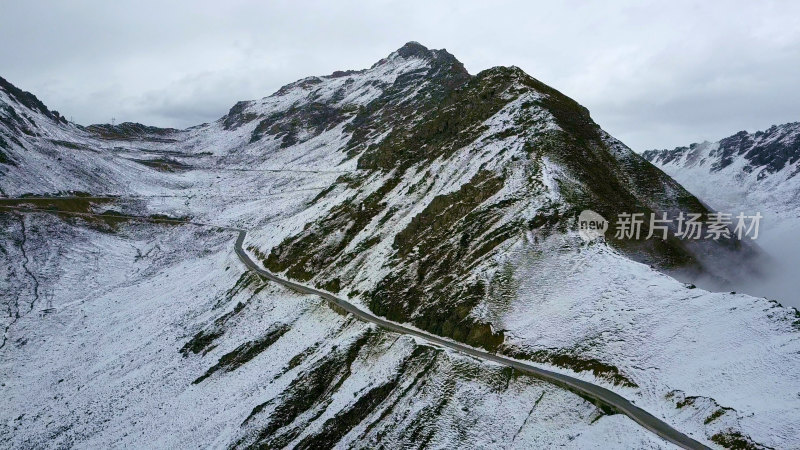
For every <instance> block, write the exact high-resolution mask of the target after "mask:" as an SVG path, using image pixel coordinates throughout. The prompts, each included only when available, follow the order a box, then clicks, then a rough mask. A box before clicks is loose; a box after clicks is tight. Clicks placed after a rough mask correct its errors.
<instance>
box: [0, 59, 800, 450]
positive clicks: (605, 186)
mask: <svg viewBox="0 0 800 450" xmlns="http://www.w3.org/2000/svg"><path fill="white" fill-rule="evenodd" d="M6 84H7V83H6ZM4 86H5V85H4ZM15 89H16V88H13V89H12V88H8V87H4V88H3V89H2V90H0V95H2V97H0V100H1V102H0V103H2V106H3V109H2V114H3V115H2V116H0V119H2V120H0V136H2V137H3V139H4V140H3V141H2V143H1V144H2V149H1V150H2V152H3V161H2V162H0V173H2V175H1V177H0V189H2V191H0V192H1V193H2V194H3V195H5V196H7V197H9V198H7V199H4V200H0V202H2V203H4V205H6V206H14V207H25V208H28V209H50V210H55V211H60V212H62V214H60V215H55V214H46V213H41V212H36V213H29V212H22V211H20V210H9V209H4V210H3V211H2V212H0V220H2V224H3V229H4V230H6V233H4V235H3V241H2V245H3V255H4V258H6V260H7V264H5V265H4V267H5V268H4V270H5V273H4V277H3V280H4V285H3V286H2V287H1V288H2V289H1V290H2V292H7V293H8V294H6V295H4V296H3V302H4V305H5V306H6V308H7V311H8V314H7V315H6V316H5V317H4V319H3V320H4V322H3V326H4V327H5V328H6V333H5V336H4V341H3V342H4V344H3V348H2V349H0V371H1V372H0V373H2V375H3V379H5V380H9V381H8V382H6V383H5V386H2V387H0V389H2V390H4V392H3V393H4V395H3V396H2V398H3V400H0V401H1V402H2V411H3V420H2V425H0V426H2V427H4V428H2V429H0V431H2V433H3V434H4V435H8V436H9V439H8V441H9V442H12V443H13V444H14V445H15V446H20V447H24V446H47V445H49V446H52V447H58V446H73V445H74V446H81V447H98V446H100V447H104V446H123V445H124V446H141V445H148V444H150V443H152V445H153V446H169V447H175V446H178V447H196V446H213V447H231V446H248V445H252V444H256V443H259V444H264V445H267V446H271V447H282V446H298V447H312V446H316V447H331V446H338V447H349V446H353V447H370V448H372V447H377V446H385V447H392V448H393V447H398V446H414V447H418V446H429V447H438V448H452V447H455V446H466V447H473V448H484V447H526V448H527V447H554V446H566V447H572V448H587V447H589V448H592V447H594V448H608V447H617V448H660V447H667V446H668V445H667V444H666V443H664V442H663V441H661V440H659V439H658V438H655V437H653V436H652V435H651V434H650V433H648V432H646V431H645V430H644V429H642V428H640V427H638V426H637V425H635V424H634V423H633V422H632V421H630V420H628V419H626V418H624V417H622V416H620V415H607V414H605V413H603V411H602V410H600V409H598V408H596V407H595V406H593V405H591V403H589V402H587V401H586V400H584V399H582V398H581V397H578V396H576V395H574V394H572V393H569V392H566V391H563V390H561V389H559V388H556V387H553V386H549V385H545V384H542V383H541V382H537V381H535V380H533V379H530V378H528V377H525V376H520V375H519V374H516V373H512V372H510V371H508V370H504V369H501V368H499V367H497V366H495V365H493V364H488V363H485V362H480V361H476V360H473V359H471V358H467V357H464V356H460V355H457V354H453V353H450V352H446V351H443V350H441V349H437V348H434V347H431V346H429V345H425V344H422V343H418V342H415V341H414V340H413V339H411V338H408V337H402V336H399V335H397V334H393V333H389V332H385V331H381V330H379V329H377V328H375V327H373V326H368V325H365V324H362V323H359V322H355V321H353V320H352V318H350V317H348V316H345V315H341V314H340V313H339V312H337V311H334V310H333V309H330V308H329V307H328V306H326V305H325V303H324V302H323V301H322V300H320V299H318V298H313V297H307V296H299V295H297V294H293V293H291V292H288V291H285V290H284V289H282V288H280V287H278V286H276V285H273V284H271V283H265V282H264V281H263V280H260V279H258V278H257V277H255V276H253V275H251V274H248V273H246V272H245V271H244V267H243V266H242V265H241V264H240V263H239V261H238V260H237V259H236V257H235V254H234V252H233V241H234V238H235V236H234V235H233V233H232V232H230V231H226V230H222V229H219V228H214V227H213V226H198V225H166V224H152V223H138V222H135V221H132V220H128V219H125V218H121V217H119V216H118V215H116V214H120V213H122V214H128V215H137V216H152V217H162V216H163V215H166V216H170V217H182V218H191V220H192V221H193V222H195V223H201V224H211V225H218V226H225V227H239V228H246V229H248V230H249V232H248V240H247V242H246V246H247V248H248V250H249V251H250V252H251V253H253V254H254V255H257V256H258V257H259V259H260V260H261V261H262V262H263V263H264V265H265V266H266V267H267V268H269V269H270V270H272V271H274V272H276V273H279V274H280V275H281V276H284V277H287V278H291V279H295V280H301V281H304V282H307V283H309V284H312V285H316V286H318V287H320V288H323V289H326V290H329V291H332V292H337V293H338V294H339V295H340V296H345V297H347V298H348V299H349V300H350V301H351V302H352V303H354V304H357V305H359V306H361V307H363V308H365V309H369V310H371V311H372V312H373V313H375V314H377V315H380V316H384V317H387V318H389V319H392V320H395V321H398V322H403V323H407V324H410V325H413V326H416V327H418V328H421V329H423V330H426V331H428V332H432V333H436V334H439V335H442V336H446V337H448V338H451V339H454V340H457V341H461V342H464V343H467V344H469V345H473V346H476V347H483V348H486V349H489V350H491V351H497V352H501V353H504V354H507V355H510V356H514V357H517V358H520V359H525V360H530V361H533V362H536V363H538V364H541V365H542V366H543V367H547V368H549V369H552V370H556V371H562V372H565V373H569V374H572V375H574V376H578V377H581V378H583V379H586V380H587V381H590V382H592V383H595V384H599V385H602V386H604V387H607V388H609V389H612V390H614V391H616V392H618V393H620V394H622V395H623V396H625V397H626V398H629V399H632V400H634V401H635V402H636V403H637V404H638V405H639V406H642V407H643V408H645V409H647V410H648V411H650V412H652V413H654V414H655V415H657V416H659V417H663V418H664V420H666V421H667V422H668V423H670V424H671V425H673V426H674V427H676V428H678V429H679V430H681V431H683V432H684V433H687V434H690V435H691V436H692V437H694V438H695V439H698V440H701V441H703V442H705V443H707V444H708V445H711V446H719V445H724V446H728V447H732V446H735V445H741V444H743V443H748V445H756V444H755V443H756V442H757V443H761V444H764V445H769V446H775V447H792V446H797V445H800V442H799V441H798V440H797V436H795V435H794V433H792V430H795V429H797V428H798V427H799V426H800V422H798V420H800V419H799V418H800V397H798V395H797V393H796V392H793V391H792V386H796V385H797V381H798V380H797V379H796V375H792V374H796V373H798V371H797V368H798V367H800V357H798V355H800V353H798V350H799V349H798V337H799V336H800V335H798V327H800V317H798V316H796V312H795V311H793V310H790V309H786V308H782V307H779V306H777V305H774V304H772V303H769V302H767V301H765V300H760V299H756V298H753V297H749V296H747V295H741V294H738V295H737V294H714V293H709V292H706V291H702V290H700V289H688V288H687V287H685V286H684V284H682V283H680V282H678V281H676V280H674V279H672V278H670V277H669V276H667V275H665V274H664V271H667V272H669V273H671V274H678V275H681V276H687V274H688V273H689V271H693V272H696V273H702V274H705V275H712V276H716V277H720V278H723V277H725V276H726V274H727V272H726V264H722V261H721V259H720V258H723V257H724V258H739V259H740V260H741V261H743V263H746V262H747V259H748V257H749V255H751V254H752V249H750V248H748V247H747V246H742V245H741V244H739V243H737V242H735V241H732V240H729V241H720V242H715V241H708V242H684V241H679V240H677V239H670V240H668V241H660V240H640V241H635V242H632V241H624V240H617V239H614V238H613V237H612V236H608V238H609V239H608V240H607V241H606V242H597V243H593V244H591V245H589V244H585V243H583V241H582V240H581V239H580V238H579V237H578V233H577V228H576V224H575V217H576V216H577V214H578V213H579V212H580V211H581V210H583V209H586V208H591V209H593V210H595V211H598V212H599V213H601V214H603V215H604V216H605V217H607V218H612V217H615V216H616V214H617V213H619V212H650V211H669V212H677V211H692V212H701V213H707V212H708V210H706V208H705V207H704V206H703V205H702V204H701V203H700V202H699V201H698V200H697V198H695V197H694V196H692V195H691V194H689V193H688V192H687V191H686V190H684V189H683V188H682V187H681V186H680V185H679V184H677V183H676V182H675V181H673V180H672V179H671V178H669V177H667V176H666V175H664V174H663V173H662V172H660V171H659V170H657V169H655V168H654V167H653V166H652V165H650V164H649V163H647V162H646V161H645V160H644V159H642V158H641V157H639V156H638V155H636V154H634V153H633V152H632V151H630V149H628V148H627V147H625V146H624V145H623V144H622V143H620V142H618V141H617V140H615V139H614V138H613V137H611V136H609V135H608V134H607V133H605V132H604V131H603V130H602V129H600V127H599V126H597V125H596V124H595V123H594V122H593V121H592V120H591V117H590V116H589V113H588V111H587V110H586V109H585V108H583V107H581V106H580V105H578V104H577V103H576V102H574V101H573V100H571V99H569V98H567V97H566V96H564V95H563V94H561V93H559V92H558V91H556V90H554V89H552V88H550V87H548V86H546V85H544V84H542V83H541V82H539V81H537V80H535V79H533V78H531V77H530V76H528V75H527V74H525V73H524V72H522V71H521V70H519V69H518V68H514V67H508V68H507V67H498V68H493V69H489V70H487V71H484V72H481V73H479V74H477V75H470V74H468V73H467V72H466V71H465V70H464V68H463V66H462V65H461V64H460V63H459V62H458V61H457V60H456V59H455V58H454V57H453V56H452V55H450V54H449V53H447V52H446V51H444V50H428V49H426V48H425V47H423V46H421V45H419V44H416V43H409V44H406V45H405V46H404V47H402V48H401V49H399V50H398V51H396V52H394V53H392V54H391V55H389V56H388V57H387V58H385V59H383V60H381V61H379V62H378V63H376V64H375V65H374V66H372V67H371V68H369V69H365V70H361V71H348V72H337V73H334V74H332V75H329V76H322V77H309V78H306V79H303V80H300V81H298V82H295V83H292V84H289V85H287V86H285V87H284V88H282V89H280V90H279V91H278V92H276V93H275V94H273V95H271V96H269V97H266V98H263V99H261V100H255V101H247V102H240V103H238V104H236V105H235V106H234V107H233V108H232V109H231V110H230V112H229V113H228V114H227V115H226V116H224V117H222V118H221V119H219V120H218V121H216V122H213V123H210V124H203V125H199V126H197V127H193V128H190V129H187V130H169V129H156V128H151V127H145V126H142V125H138V124H121V125H116V126H111V125H98V126H90V127H79V126H76V125H73V124H70V123H68V122H66V121H65V120H63V118H61V117H60V115H58V114H56V113H54V112H50V111H48V110H47V108H46V107H44V105H40V103H37V102H38V100H36V101H34V100H35V97H33V99H32V98H31V97H32V96H30V94H26V93H22V91H19V90H15ZM29 96H30V97H29ZM68 193H70V194H72V196H73V197H75V196H77V197H78V198H72V199H70V200H63V199H61V200H59V199H57V198H56V199H50V198H49V197H50V196H63V195H65V194H68ZM95 196H103V197H106V198H94V197H95ZM0 206H3V205H0ZM66 212H70V213H83V214H85V213H105V214H103V215H102V216H100V217H96V216H74V215H69V214H66ZM155 215H159V216H155ZM81 217H82V218H81ZM643 230H644V233H646V232H647V226H645V227H644V229H643ZM637 261H638V262H637ZM725 261H728V260H727V259H726V260H725ZM643 263H644V264H643ZM60 380H63V381H60ZM676 406H677V407H676Z"/></svg>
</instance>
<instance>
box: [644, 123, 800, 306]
mask: <svg viewBox="0 0 800 450" xmlns="http://www.w3.org/2000/svg"><path fill="white" fill-rule="evenodd" d="M642 156H644V157H645V158H646V159H647V160H649V161H650V162H652V163H653V164H655V165H656V166H658V167H659V168H661V169H662V170H663V171H664V172H666V173H668V174H669V175H670V176H671V177H673V178H674V179H675V180H677V181H678V182H680V183H681V184H682V185H683V186H685V187H686V188H687V189H688V190H689V191H691V192H692V193H693V194H695V195H697V197H698V198H700V199H702V200H703V201H704V202H707V203H708V204H709V205H710V206H711V207H712V208H714V209H717V210H719V211H726V212H730V213H733V214H734V215H736V214H738V213H739V212H744V213H745V214H748V215H752V214H756V213H759V214H761V215H763V216H764V218H763V220H762V223H761V229H760V233H759V236H760V237H759V238H758V243H759V244H760V245H761V247H763V248H764V249H765V250H766V251H767V252H768V253H769V255H770V256H771V257H772V259H773V262H774V264H773V266H771V267H770V270H768V271H767V272H768V273H769V274H770V275H772V276H770V277H768V278H766V279H765V280H764V281H763V282H755V283H754V282H753V281H752V280H750V281H748V282H747V283H745V284H744V286H742V288H743V289H746V290H748V291H750V292H753V293H758V294H759V295H768V296H770V297H773V298H777V299H780V300H781V301H782V302H785V303H788V304H790V305H793V306H797V307H800V284H798V283H797V279H796V269H795V268H796V267H797V264H800V246H798V245H796V244H795V243H796V242H797V236H798V233H800V122H794V123H787V124H783V125H773V126H772V127H770V128H769V129H767V130H764V131H757V132H755V133H748V132H746V131H740V132H739V133H736V134H734V135H733V136H729V137H727V138H725V139H721V140H719V141H717V142H702V143H698V144H692V145H690V146H688V147H678V148H675V149H673V150H648V151H646V152H644V153H643V154H642Z"/></svg>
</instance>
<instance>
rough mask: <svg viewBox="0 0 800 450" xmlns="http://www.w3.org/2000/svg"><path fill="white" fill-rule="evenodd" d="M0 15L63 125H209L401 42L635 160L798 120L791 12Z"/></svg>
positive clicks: (76, 10)
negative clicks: (526, 93)
mask: <svg viewBox="0 0 800 450" xmlns="http://www.w3.org/2000/svg"><path fill="white" fill-rule="evenodd" d="M0 3H2V11H3V18H2V23H3V26H2V27H0V63H2V66H0V75H3V76H4V77H6V78H8V79H9V80H10V81H11V82H12V83H15V84H17V85H18V86H20V87H22V88H23V89H26V90H30V91H32V92H34V93H35V94H37V95H38V96H39V97H40V98H41V99H42V100H43V101H44V102H45V103H46V104H48V105H49V106H50V107H52V108H55V109H58V110H59V111H61V112H62V113H63V114H65V115H66V116H67V117H69V116H74V118H75V120H76V121H77V122H79V123H95V122H108V121H110V119H111V117H115V118H116V119H117V120H118V121H122V120H130V121H138V122H144V123H148V124H153V125H160V126H173V127H186V126H191V125H195V124H197V123H201V122H206V121H210V120H215V119H217V118H218V117H220V116H221V115H223V114H224V113H225V112H226V111H227V110H228V109H229V108H230V107H231V106H232V105H233V104H234V103H235V102H236V101H237V100H244V99H252V98H260V97H263V96H265V95H268V94H270V93H272V92H274V91H275V90H276V89H278V88H279V87H280V86H282V85H284V84H286V83H289V82H292V81H294V80H296V79H298V78H302V77H304V76H308V75H319V74H326V73H331V72H333V71H334V70H339V69H357V68H363V67H368V66H370V65H371V64H372V63H374V62H375V61H377V60H378V59H380V58H382V57H384V56H386V55H387V54H388V53H389V52H391V51H392V50H394V49H396V48H398V47H400V46H401V45H402V44H404V43H405V42H406V41H409V40H417V41H420V42H422V43H423V44H425V45H427V46H429V47H432V48H447V49H448V50H449V51H450V52H451V53H453V54H454V55H456V57H458V58H459V59H460V60H461V61H462V62H464V64H465V65H466V67H467V69H469V70H470V72H472V73H475V72H477V71H480V70H483V69H486V68H488V67H491V66H495V65H517V66H519V67H521V68H522V69H524V70H525V71H526V72H528V73H529V74H531V75H533V76H534V77H536V78H538V79H540V80H542V81H544V82H546V83H548V84H550V85H552V86H554V87H555V88H557V89H559V90H561V91H562V92H564V93H566V94H567V95H570V96H571V97H573V98H575V99H576V100H577V101H579V102H580V103H582V104H584V105H585V106H587V107H588V108H589V109H590V110H591V112H592V116H593V117H594V118H595V120H596V121H597V122H598V123H600V125H601V126H603V127H604V128H605V129H606V130H608V131H609V132H610V133H612V134H614V135H615V136H617V137H618V138H620V139H621V140H623V142H626V143H627V144H628V145H630V146H631V147H633V148H634V149H635V150H644V149H646V148H653V147H658V148H664V147H673V146H677V145H682V144H687V143H689V142H693V141H698V140H703V139H709V140H716V139H718V138H720V137H724V136H727V135H729V134H732V133H733V132H735V131H738V130H741V129H747V130H750V131H753V130H755V129H759V128H765V127H767V126H769V125H771V124H773V123H783V122H789V121H796V120H800V90H798V89H797V75H796V74H797V73H800V4H799V3H797V2H788V1H787V2H758V3H756V2H745V1H731V2H725V3H717V2H700V1H696V2H689V1H678V2H670V3H665V2H642V1H617V2H595V3H589V2H578V1H571V2H558V3H557V4H555V3H553V2H550V3H545V2H541V3H538V2H537V3H531V2H502V1H501V2H466V1H459V2H440V3H436V4H430V3H431V2H414V1H403V2H399V1H378V2H369V3H367V4H366V5H363V4H359V3H357V2H337V3H335V4H331V2H305V3H302V4H301V3H300V2H270V3H269V4H266V2H246V1H228V2H217V1H182V2H178V1H175V2H163V1H151V0H141V1H137V2H126V3H124V4H123V2H101V1H73V2H45V1H31V2H12V1H10V0H0ZM551 3H552V4H551Z"/></svg>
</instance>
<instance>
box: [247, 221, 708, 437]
mask: <svg viewBox="0 0 800 450" xmlns="http://www.w3.org/2000/svg"><path fill="white" fill-rule="evenodd" d="M236 231H238V232H239V236H238V237H237V238H236V247H235V248H236V254H237V255H238V256H239V259H241V260H242V262H243V263H244V264H245V265H246V266H247V267H248V268H249V269H250V270H253V271H255V272H257V273H258V274H260V275H262V276H263V277H265V278H267V279H269V280H272V281H274V282H276V283H279V284H282V285H284V286H286V287H288V288H289V289H292V290H294V291H297V292H300V293H303V294H313V295H317V296H320V297H322V298H324V299H325V300H327V301H329V302H331V303H333V304H335V305H337V306H339V307H340V308H342V309H344V310H345V311H347V312H349V313H351V314H353V315H354V316H356V317H358V318H359V319H361V320H364V321H367V322H371V323H374V324H376V325H378V326H379V327H381V328H385V329H387V330H391V331H394V332H397V333H403V334H408V335H411V336H415V337H418V338H421V339H424V340H426V341H428V342H431V343H433V344H436V345H438V346H441V347H446V348H449V349H452V350H456V351H458V352H461V353H466V354H468V355H470V356H474V357H476V358H479V359H482V360H485V361H493V362H496V363H498V364H501V365H504V366H507V367H512V368H514V369H516V370H519V371H521V372H525V373H527V374H530V375H533V376H535V377H537V378H539V379H542V380H544V381H548V382H550V383H553V384H555V385H557V386H560V387H562V388H565V389H567V390H570V391H572V392H576V393H578V394H581V395H583V396H586V397H589V398H591V399H592V400H594V401H595V402H597V403H600V404H602V405H605V406H608V407H610V408H612V409H613V410H615V411H617V412H619V413H622V414H625V415H626V416H628V417H630V418H631V419H632V420H633V421H634V422H636V423H638V424H639V425H641V426H642V427H644V428H646V429H648V430H650V431H652V432H653V433H655V434H657V435H658V436H660V437H661V438H663V439H665V440H667V441H669V442H671V443H673V444H675V445H677V446H679V447H682V448H686V449H707V448H708V447H706V446H705V445H703V444H701V443H700V442H698V441H696V440H694V439H692V438H690V437H689V436H687V435H685V434H683V433H681V432H680V431H678V430H676V429H674V428H672V427H671V426H669V425H668V424H667V423H666V422H663V421H662V420H660V419H658V418H657V417H655V416H653V415H652V414H650V413H648V412H647V411H645V410H643V409H642V408H639V407H638V406H636V405H634V404H633V403H631V402H629V401H628V400H626V399H625V398H624V397H622V396H620V395H618V394H615V393H614V392H612V391H610V390H608V389H605V388H602V387H600V386H596V385H594V384H591V383H588V382H586V381H583V380H579V379H577V378H573V377H570V376H568V375H563V374H560V373H557V372H552V371H549V370H545V369H542V368H539V367H536V366H532V365H530V364H526V363H524V362H520V361H517V360H514V359H510V358H506V357H504V356H500V355H496V354H493V353H489V352H486V351H483V350H479V349H477V348H474V347H470V346H467V345H464V344H460V343H458V342H454V341H450V340H447V339H444V338H441V337H439V336H436V335H433V334H429V333H426V332H424V331H420V330H416V329H413V328H409V327H406V326H403V325H400V324H398V323H395V322H390V321H388V320H384V319H381V318H380V317H377V316H374V315H372V314H370V313H369V312H366V311H364V310H362V309H359V308H357V307H356V306H354V305H353V304H351V303H349V302H347V301H345V300H343V299H341V298H339V297H336V296H334V295H332V294H330V293H329V292H325V291H320V290H318V289H314V288H311V287H308V286H305V285H303V284H300V283H295V282H293V281H289V280H285V279H283V278H280V277H278V276H276V275H274V274H272V273H271V272H269V271H267V270H264V269H263V268H261V266H259V265H258V264H256V263H255V262H254V261H253V260H252V259H251V258H250V255H248V254H247V252H245V251H244V248H242V244H243V243H244V238H245V236H246V235H247V232H246V231H244V230H236Z"/></svg>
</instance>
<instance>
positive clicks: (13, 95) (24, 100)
mask: <svg viewBox="0 0 800 450" xmlns="http://www.w3.org/2000/svg"><path fill="white" fill-rule="evenodd" d="M0 92H5V93H6V95H8V97H9V98H10V99H11V100H13V101H14V102H16V103H18V104H20V105H22V106H24V107H26V108H28V109H30V110H33V111H37V112H39V113H41V114H43V115H44V116H46V117H49V118H50V119H52V120H54V121H56V122H66V119H64V118H63V117H61V114H59V113H58V111H51V110H49V109H48V108H47V106H45V105H44V103H42V102H41V100H39V99H38V98H37V97H36V96H35V95H33V94H31V93H30V92H28V91H23V90H22V89H20V88H18V87H16V86H14V85H13V84H11V83H10V82H9V81H8V80H6V79H5V78H3V77H0Z"/></svg>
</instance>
